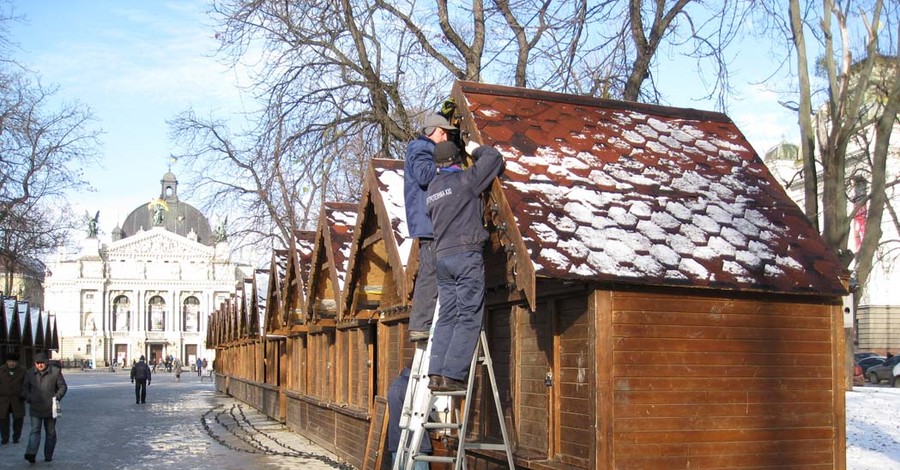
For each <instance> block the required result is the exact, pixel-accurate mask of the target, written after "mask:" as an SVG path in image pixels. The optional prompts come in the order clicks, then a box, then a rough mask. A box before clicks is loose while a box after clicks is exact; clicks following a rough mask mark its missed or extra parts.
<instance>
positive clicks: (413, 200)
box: [403, 114, 456, 342]
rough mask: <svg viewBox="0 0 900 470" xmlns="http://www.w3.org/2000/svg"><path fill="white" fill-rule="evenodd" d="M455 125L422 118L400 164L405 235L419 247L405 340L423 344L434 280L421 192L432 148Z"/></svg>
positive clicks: (430, 170)
mask: <svg viewBox="0 0 900 470" xmlns="http://www.w3.org/2000/svg"><path fill="white" fill-rule="evenodd" d="M453 130H456V127H455V126H452V125H450V123H449V122H448V121H447V120H446V119H445V118H444V117H443V116H441V115H439V114H433V115H430V116H428V117H427V118H426V119H425V125H424V126H423V127H422V135H420V136H419V137H417V138H416V140H413V141H412V142H410V143H409V145H407V146H406V157H405V159H404V161H403V198H404V201H405V203H406V204H405V205H406V227H407V229H408V230H409V236H410V237H412V238H414V239H416V240H417V241H418V244H419V258H418V264H419V270H418V272H417V273H416V280H415V283H416V284H415V288H414V290H413V298H412V309H411V310H410V312H409V339H410V341H413V342H418V341H427V340H428V334H429V331H430V330H431V322H432V318H433V316H434V308H435V305H436V303H437V296H438V290H437V277H435V268H434V229H433V227H432V225H431V218H429V217H428V212H427V210H426V208H425V192H426V191H427V190H428V184H429V183H431V180H432V179H434V175H435V174H436V173H437V167H435V165H434V146H435V144H438V143H440V142H445V141H447V137H448V132H450V131H453Z"/></svg>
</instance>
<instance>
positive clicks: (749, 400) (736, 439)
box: [217, 284, 846, 470]
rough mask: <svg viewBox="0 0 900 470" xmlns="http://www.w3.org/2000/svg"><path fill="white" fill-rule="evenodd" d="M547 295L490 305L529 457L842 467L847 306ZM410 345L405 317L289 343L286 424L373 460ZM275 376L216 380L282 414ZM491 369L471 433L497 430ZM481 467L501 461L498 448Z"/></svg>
mask: <svg viewBox="0 0 900 470" xmlns="http://www.w3.org/2000/svg"><path fill="white" fill-rule="evenodd" d="M539 292H541V293H542V294H543V295H542V296H541V297H540V301H539V302H538V305H537V309H536V311H534V312H530V311H529V310H528V309H527V308H525V307H523V306H522V302H521V300H520V299H515V298H513V296H512V295H510V296H506V297H504V296H499V295H494V296H492V297H491V299H490V301H489V302H488V311H487V315H486V319H487V320H486V321H487V323H486V325H487V330H486V331H487V332H488V335H489V337H490V340H489V342H490V348H491V354H492V356H493V359H494V364H495V372H496V375H497V378H498V386H499V394H500V397H501V400H502V402H503V404H504V414H505V415H506V416H505V417H506V420H507V421H506V423H507V429H508V430H509V431H510V434H511V437H512V440H513V442H514V445H515V460H516V465H517V467H518V468H529V469H535V470H539V469H540V470H544V469H593V468H609V469H638V468H640V469H647V468H653V469H657V468H659V469H669V468H700V469H702V468H740V467H741V466H744V467H752V468H770V469H784V468H787V469H790V468H797V469H801V468H802V469H817V468H823V469H824V468H835V469H842V468H844V465H845V460H846V458H845V455H844V452H845V450H844V442H845V440H846V436H845V431H844V426H845V417H844V415H843V413H844V411H843V410H844V402H843V400H844V395H843V387H842V373H843V372H842V369H841V366H840V364H839V363H838V362H839V361H836V360H835V358H839V357H841V351H842V349H841V348H843V335H842V332H843V326H842V325H841V324H840V321H841V315H840V312H841V308H840V305H830V304H828V303H827V302H825V301H823V300H822V299H818V300H816V299H810V298H800V297H788V296H767V295H761V294H759V295H752V294H741V293H725V292H721V291H697V290H689V289H663V288H657V289H652V288H643V289H634V288H623V287H617V288H615V289H611V288H599V289H597V290H591V289H588V288H585V286H580V287H577V286H569V287H567V286H563V285H562V284H557V285H552V286H548V285H543V286H542V288H541V289H539ZM726 294H728V295H726ZM269 343H276V342H275V341H270V342H269ZM254 344H256V345H254ZM262 347H263V346H262V345H261V343H248V344H246V345H244V346H240V347H230V348H226V349H225V350H224V351H223V353H222V354H221V355H220V356H219V357H220V358H222V359H223V360H225V361H227V363H228V364H232V365H237V364H239V363H240V362H239V361H237V360H235V359H234V357H233V356H235V355H242V356H245V357H247V358H250V357H252V356H253V355H254V354H259V352H258V351H259V349H260V348H262ZM265 348H266V349H270V348H271V346H270V345H266V346H265ZM267 353H268V351H267ZM412 353H413V348H412V344H411V343H410V342H409V340H408V333H407V331H406V313H405V312H399V313H397V312H394V314H392V315H385V316H383V317H382V318H381V320H379V321H377V322H374V323H359V324H356V325H353V324H347V325H345V326H340V327H338V328H328V329H322V330H321V331H310V332H309V333H308V334H305V335H300V336H297V337H293V338H289V339H288V342H287V344H286V353H285V358H286V359H285V360H284V364H281V367H283V368H286V375H285V377H286V378H285V379H284V383H283V384H282V385H281V388H282V390H283V394H284V396H285V400H284V401H285V404H284V407H285V421H286V423H287V425H288V426H290V427H291V428H292V429H295V430H297V431H298V432H300V433H302V434H304V435H305V436H307V437H309V438H310V439H312V440H313V441H315V442H316V443H318V444H320V445H322V446H324V447H326V448H327V449H329V450H330V451H332V452H334V453H335V454H337V455H338V456H339V457H341V458H342V459H346V460H347V461H348V462H349V463H351V464H352V465H356V466H359V465H361V463H362V460H361V459H362V458H363V453H364V450H365V448H364V447H365V442H364V441H365V439H363V437H364V436H366V435H367V431H368V428H369V422H370V419H371V416H372V413H373V398H374V396H375V395H381V396H385V395H386V394H387V388H388V385H389V384H390V382H391V380H393V378H394V377H396V375H397V373H399V370H400V369H401V368H402V367H404V366H406V365H407V364H408V363H409V361H410V359H411V357H412ZM267 357H268V354H267ZM240 364H242V363H240ZM249 366H250V364H249V363H248V364H247V365H242V366H241V367H239V368H238V370H250V371H252V370H253V368H252V367H249ZM267 372H268V371H267ZM242 374H244V373H242ZM277 376H278V375H277V374H276V377H277ZM269 377H270V373H266V374H265V375H264V376H262V375H260V376H256V377H255V378H253V379H243V380H237V379H235V380H232V381H231V383H230V385H229V383H228V382H227V381H223V380H221V379H218V380H217V386H219V388H220V389H223V388H225V387H227V388H228V393H230V394H232V395H234V396H236V397H239V398H241V399H242V400H245V401H247V402H248V403H251V404H254V406H258V407H260V409H264V411H266V412H267V413H272V416H277V412H276V411H273V410H272V409H271V408H264V407H267V406H268V405H269V404H270V403H271V401H269V399H268V398H267V397H266V392H267V391H269V390H270V387H272V386H271V384H268V383H267V382H268V379H269ZM483 379H485V378H484V377H481V376H479V377H478V383H479V386H480V388H479V390H480V391H481V392H480V393H479V395H478V396H476V397H474V399H475V400H477V402H476V403H475V404H474V408H473V409H474V411H475V416H474V422H473V424H472V425H471V426H470V428H471V431H472V432H473V433H474V434H477V435H480V436H491V437H495V438H499V437H500V433H499V428H498V426H497V421H496V418H497V417H496V415H495V413H494V410H493V408H492V406H489V405H491V401H490V388H489V386H488V382H486V380H483ZM263 382H266V383H263ZM254 387H255V388H257V389H258V390H251V389H252V388H254ZM257 404H259V405H257ZM469 463H470V466H469V468H471V469H473V470H474V469H479V470H480V469H493V468H502V461H500V460H497V455H496V454H491V453H490V452H477V451H472V452H471V453H470V462H469Z"/></svg>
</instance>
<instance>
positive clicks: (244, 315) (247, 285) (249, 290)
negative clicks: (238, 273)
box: [241, 277, 255, 338]
mask: <svg viewBox="0 0 900 470" xmlns="http://www.w3.org/2000/svg"><path fill="white" fill-rule="evenodd" d="M254 294H255V292H254V289H253V278H249V277H248V278H245V279H244V288H243V290H242V291H241V338H249V337H250V336H251V332H250V315H251V313H250V312H251V310H253V307H252V305H253V304H254V301H255V299H254Z"/></svg>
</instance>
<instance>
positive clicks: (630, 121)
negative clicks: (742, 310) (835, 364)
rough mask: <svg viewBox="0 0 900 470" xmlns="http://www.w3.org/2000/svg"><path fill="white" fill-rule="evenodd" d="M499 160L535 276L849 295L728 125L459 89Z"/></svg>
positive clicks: (681, 113)
mask: <svg viewBox="0 0 900 470" xmlns="http://www.w3.org/2000/svg"><path fill="white" fill-rule="evenodd" d="M454 97H455V98H456V100H457V103H460V104H461V106H460V111H461V113H462V116H461V117H462V121H463V123H464V126H463V130H464V131H467V132H469V133H470V134H471V135H472V137H473V138H474V139H476V140H479V141H481V142H483V143H485V144H490V145H494V146H495V147H496V148H497V149H498V150H500V152H501V153H502V155H503V157H504V159H505V161H506V170H505V172H504V174H503V175H502V176H501V178H500V182H501V183H500V188H501V190H502V194H503V198H504V199H505V200H506V202H507V203H508V205H509V208H510V210H511V213H512V214H514V217H515V224H514V225H515V229H516V230H518V232H519V236H520V237H521V240H522V243H523V244H524V246H525V248H526V249H527V251H528V253H529V257H530V259H531V262H532V263H533V265H534V266H533V271H534V273H535V276H536V277H538V278H541V277H544V278H557V279H573V280H585V281H614V282H630V283H640V284H650V285H663V286H673V285H674V286H691V287H706V288H722V289H736V290H752V291H765V292H777V293H795V294H819V295H821V294H825V295H840V294H845V293H846V292H845V290H844V287H843V285H842V283H841V281H840V279H839V276H840V275H841V274H842V272H843V271H842V268H841V265H840V263H839V261H838V259H837V257H836V256H835V255H834V254H833V253H832V252H831V251H830V250H828V249H827V248H826V246H825V243H824V241H823V240H822V238H821V236H820V235H819V234H818V233H817V232H816V230H815V228H814V227H813V226H812V224H810V223H809V221H808V220H807V219H806V217H805V216H804V214H803V213H802V212H801V210H800V209H799V208H798V207H797V205H796V204H795V203H794V202H793V201H792V200H791V199H790V198H789V197H788V196H787V194H786V193H785V192H784V190H783V189H782V187H781V186H780V185H779V184H778V183H777V182H776V180H775V179H774V178H773V177H772V175H771V174H770V173H769V171H768V169H767V168H766V166H765V165H764V164H763V162H762V160H761V159H760V158H759V156H758V155H757V154H756V153H755V151H754V150H753V148H752V147H751V146H750V144H749V143H748V142H747V140H746V138H744V136H743V134H741V132H740V130H738V128H737V126H735V124H734V123H733V122H732V121H731V120H730V119H729V118H728V117H727V116H725V115H723V114H719V113H712V112H704V111H697V110H692V109H675V108H668V107H661V106H652V105H645V104H639V103H630V102H617V101H610V100H601V99H595V98H589V97H580V96H572V95H564V94H558V93H550V92H542V91H534V90H527V89H522V88H511V87H501V86H493V85H485V84H478V83H471V82H457V84H456V86H455V87H454Z"/></svg>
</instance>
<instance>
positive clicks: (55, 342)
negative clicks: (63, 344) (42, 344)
mask: <svg viewBox="0 0 900 470" xmlns="http://www.w3.org/2000/svg"><path fill="white" fill-rule="evenodd" d="M51 318H52V320H51V322H50V325H51V332H50V338H51V340H50V345H49V347H48V348H47V349H52V350H54V351H59V329H58V328H57V326H56V315H54V316H52V317H51Z"/></svg>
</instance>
